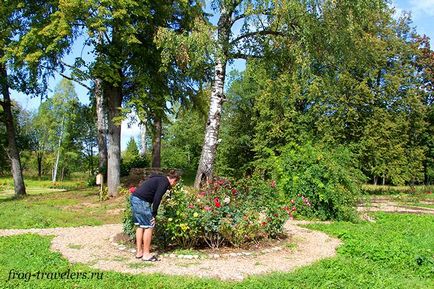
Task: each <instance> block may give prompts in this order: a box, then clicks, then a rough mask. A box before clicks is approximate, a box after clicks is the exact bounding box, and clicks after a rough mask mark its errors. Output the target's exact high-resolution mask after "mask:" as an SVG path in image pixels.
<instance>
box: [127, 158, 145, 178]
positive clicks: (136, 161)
mask: <svg viewBox="0 0 434 289" xmlns="http://www.w3.org/2000/svg"><path fill="white" fill-rule="evenodd" d="M149 164H150V161H149V157H148V156H142V155H138V156H136V157H134V158H133V159H131V160H130V161H129V162H125V161H124V160H121V176H123V177H125V176H128V175H129V174H130V170H131V169H132V168H146V167H149Z"/></svg>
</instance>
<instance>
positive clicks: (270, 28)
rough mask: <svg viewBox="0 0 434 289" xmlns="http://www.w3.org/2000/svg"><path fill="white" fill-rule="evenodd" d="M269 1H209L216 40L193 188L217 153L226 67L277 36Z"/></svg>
mask: <svg viewBox="0 0 434 289" xmlns="http://www.w3.org/2000/svg"><path fill="white" fill-rule="evenodd" d="M274 4H275V3H274V2H273V1H243V0H235V1H226V0H222V1H213V2H212V6H213V9H214V10H215V11H216V12H217V13H218V15H219V16H218V20H217V27H216V28H215V30H216V38H215V39H214V45H215V53H214V73H213V77H212V79H213V82H212V89H211V94H210V106H209V111H208V121H207V125H206V128H205V138H204V144H203V147H202V153H201V157H200V161H199V166H198V169H197V173H196V179H195V183H194V186H195V187H196V188H198V187H200V186H201V184H203V183H204V182H205V181H207V180H209V179H210V178H212V175H213V169H214V160H215V156H216V152H217V145H218V134H219V128H220V120H221V114H222V105H223V102H224V101H225V100H226V98H225V95H224V84H225V78H226V65H227V63H228V61H231V60H233V59H236V58H244V59H249V58H256V57H261V56H262V55H263V49H262V46H261V42H263V41H265V39H267V36H276V35H280V32H279V31H278V30H277V29H276V25H275V20H276V17H275V16H276V13H275V8H276V7H275V6H274ZM237 22H238V23H240V22H242V23H243V24H242V29H241V31H240V33H238V34H237V33H233V27H234V26H235V24H236V23H237Z"/></svg>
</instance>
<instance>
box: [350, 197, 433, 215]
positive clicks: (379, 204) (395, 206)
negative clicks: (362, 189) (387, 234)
mask: <svg viewBox="0 0 434 289" xmlns="http://www.w3.org/2000/svg"><path fill="white" fill-rule="evenodd" d="M428 204H431V203H430V202H428ZM357 211H359V212H378V211H381V212H391V213H410V214H431V215H434V209H431V208H424V207H416V206H409V205H403V204H399V203H398V202H394V201H392V200H390V199H388V198H372V200H371V203H370V204H361V205H359V206H358V207H357Z"/></svg>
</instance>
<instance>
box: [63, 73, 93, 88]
mask: <svg viewBox="0 0 434 289" xmlns="http://www.w3.org/2000/svg"><path fill="white" fill-rule="evenodd" d="M59 74H60V75H61V76H62V77H63V78H66V79H69V80H72V81H75V82H77V83H78V84H80V85H81V86H83V87H84V88H87V89H88V90H89V91H92V88H91V87H90V86H87V85H86V84H84V83H83V82H81V81H79V80H77V79H74V78H72V77H70V76H67V75H65V74H63V73H59Z"/></svg>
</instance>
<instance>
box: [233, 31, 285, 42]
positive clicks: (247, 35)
mask: <svg viewBox="0 0 434 289" xmlns="http://www.w3.org/2000/svg"><path fill="white" fill-rule="evenodd" d="M256 35H276V36H278V35H283V33H282V32H279V31H273V30H260V31H252V32H248V33H245V34H242V35H240V36H238V37H237V38H235V39H234V40H232V41H231V42H230V45H234V44H235V43H236V42H238V41H240V40H241V39H244V38H248V37H252V36H256Z"/></svg>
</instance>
